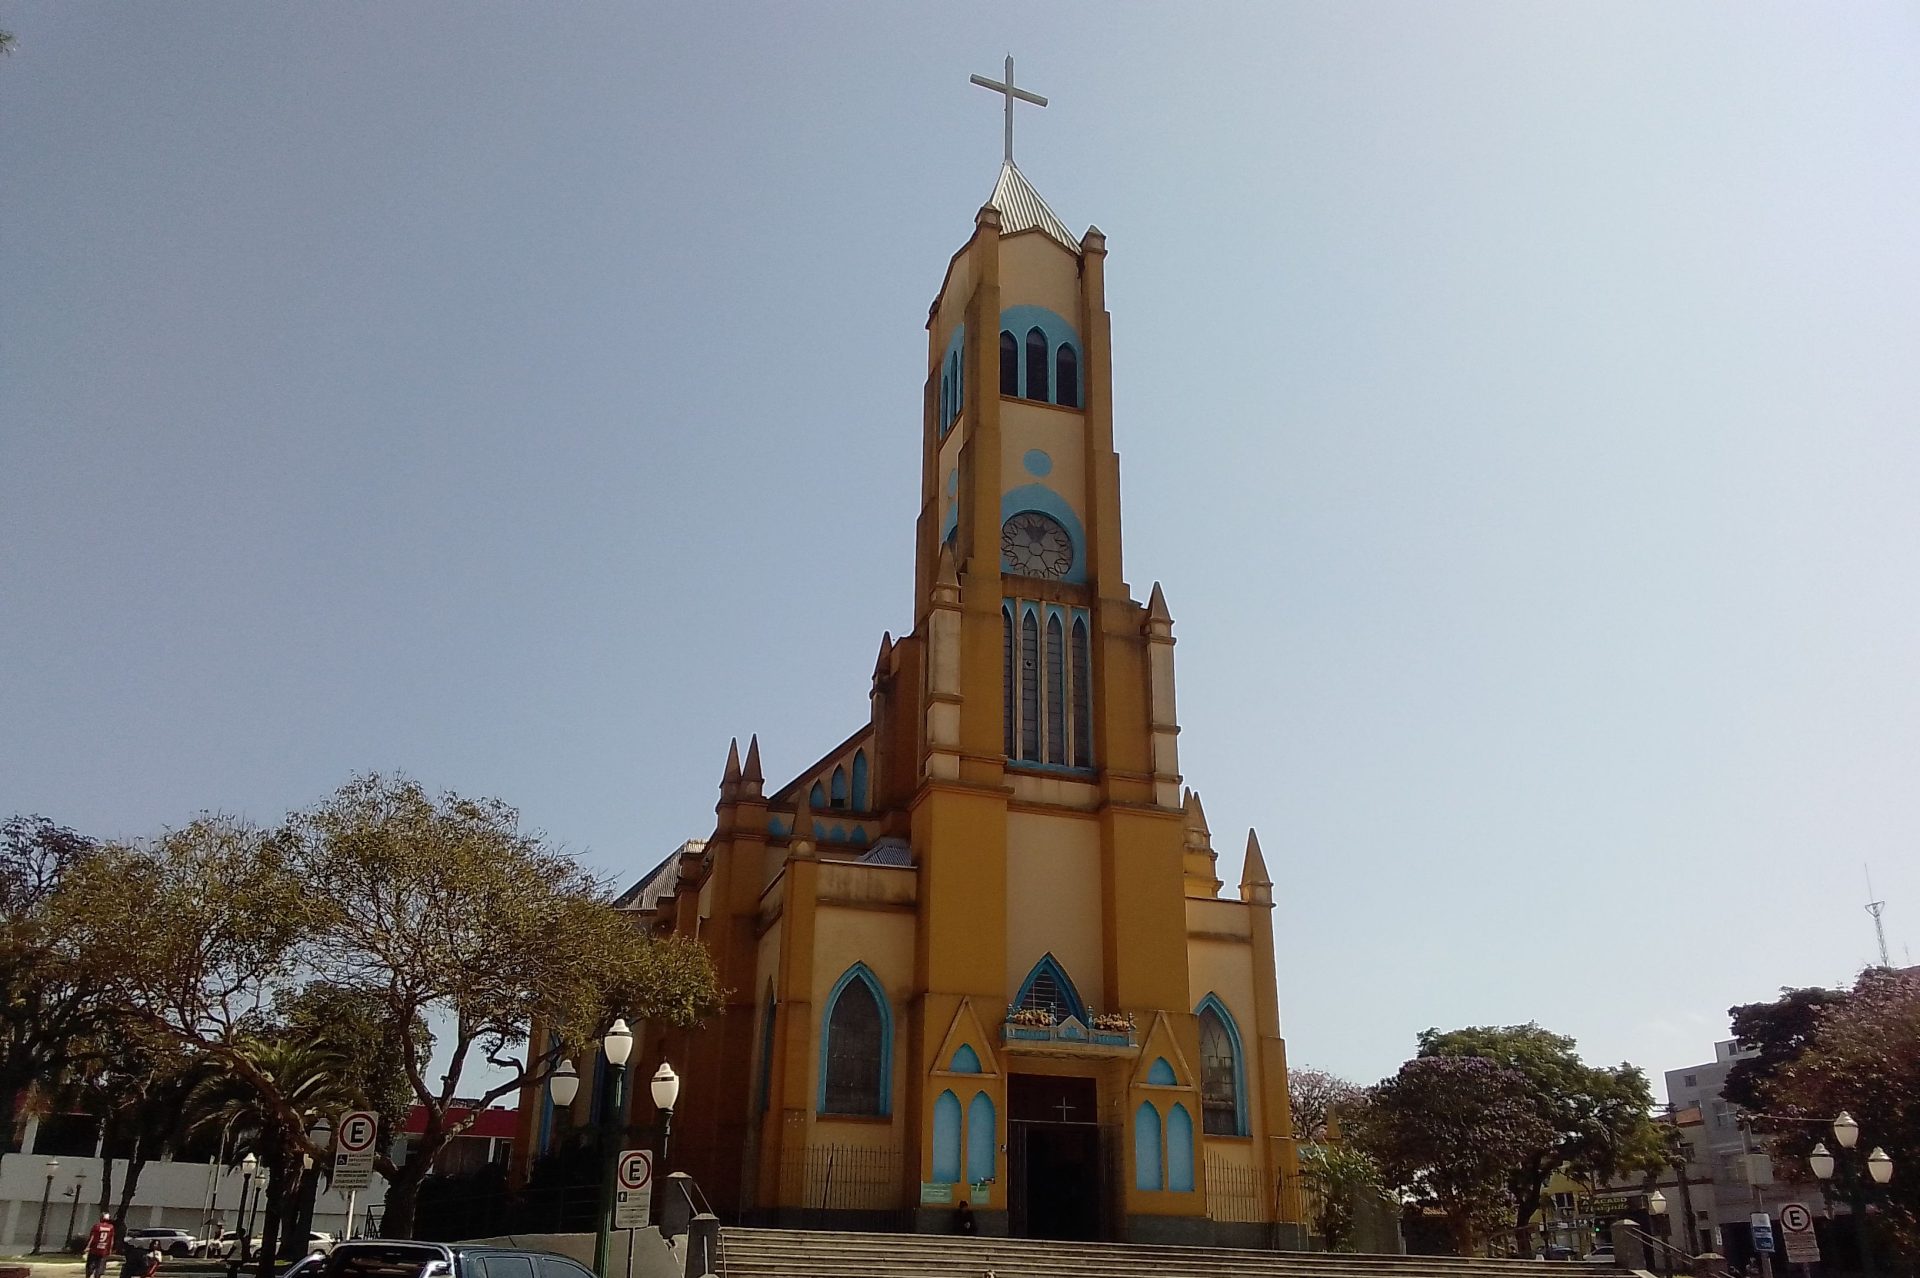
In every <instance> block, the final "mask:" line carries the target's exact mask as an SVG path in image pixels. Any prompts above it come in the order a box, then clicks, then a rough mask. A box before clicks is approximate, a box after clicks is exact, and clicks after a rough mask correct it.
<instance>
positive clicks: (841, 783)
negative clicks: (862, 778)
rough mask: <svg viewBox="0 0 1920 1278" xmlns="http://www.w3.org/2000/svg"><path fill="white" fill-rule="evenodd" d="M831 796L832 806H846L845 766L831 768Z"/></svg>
mask: <svg viewBox="0 0 1920 1278" xmlns="http://www.w3.org/2000/svg"><path fill="white" fill-rule="evenodd" d="M832 796H833V797H832V800H831V802H832V804H833V806H834V807H836V808H844V807H846V806H847V770H846V769H845V768H835V769H834V770H833V792H832Z"/></svg>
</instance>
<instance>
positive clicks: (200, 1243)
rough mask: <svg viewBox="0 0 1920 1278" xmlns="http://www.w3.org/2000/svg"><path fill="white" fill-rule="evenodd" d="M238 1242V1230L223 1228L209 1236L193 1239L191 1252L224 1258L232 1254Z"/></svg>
mask: <svg viewBox="0 0 1920 1278" xmlns="http://www.w3.org/2000/svg"><path fill="white" fill-rule="evenodd" d="M239 1242H240V1231H239V1230H237V1229H223V1230H221V1231H220V1232H219V1233H217V1234H213V1235H211V1236H209V1237H206V1238H197V1239H195V1240H194V1243H193V1254H194V1255H196V1256H209V1257H221V1258H224V1257H227V1256H231V1255H232V1254H233V1249H234V1247H235V1246H237V1245H238V1244H239Z"/></svg>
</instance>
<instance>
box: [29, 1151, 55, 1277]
mask: <svg viewBox="0 0 1920 1278" xmlns="http://www.w3.org/2000/svg"><path fill="white" fill-rule="evenodd" d="M59 1174H60V1160H59V1159H57V1158H49V1159H48V1160H47V1187H46V1189H44V1190H43V1191H41V1194H40V1223H39V1224H38V1225H35V1226H34V1229H33V1254H34V1255H36V1256H37V1255H39V1254H40V1245H41V1244H42V1243H44V1242H45V1241H46V1238H47V1204H48V1203H50V1202H52V1201H53V1178H54V1177H55V1176H58V1175H59Z"/></svg>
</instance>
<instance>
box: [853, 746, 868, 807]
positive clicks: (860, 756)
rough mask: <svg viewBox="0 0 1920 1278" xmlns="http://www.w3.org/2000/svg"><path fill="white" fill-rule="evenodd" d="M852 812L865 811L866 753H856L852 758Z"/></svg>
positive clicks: (861, 751)
mask: <svg viewBox="0 0 1920 1278" xmlns="http://www.w3.org/2000/svg"><path fill="white" fill-rule="evenodd" d="M853 810H854V811H855V812H865V811H866V810H867V752H866V751H865V750H860V751H856V752H855V753H854V756H853Z"/></svg>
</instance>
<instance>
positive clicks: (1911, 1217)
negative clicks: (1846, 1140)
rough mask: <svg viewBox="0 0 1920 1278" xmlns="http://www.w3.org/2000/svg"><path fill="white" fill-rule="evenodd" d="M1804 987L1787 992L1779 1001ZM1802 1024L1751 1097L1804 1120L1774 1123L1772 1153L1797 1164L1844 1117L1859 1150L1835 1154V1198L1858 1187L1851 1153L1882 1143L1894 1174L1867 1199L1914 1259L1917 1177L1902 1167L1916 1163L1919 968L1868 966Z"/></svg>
mask: <svg viewBox="0 0 1920 1278" xmlns="http://www.w3.org/2000/svg"><path fill="white" fill-rule="evenodd" d="M1804 992H1805V991H1798V990H1790V991H1787V992H1786V993H1785V994H1783V995H1782V998H1781V1000H1780V1001H1781V1002H1782V1003H1786V1002H1787V1001H1788V1000H1789V998H1791V996H1792V995H1795V994H1801V993H1804ZM1796 1015H1797V1013H1796ZM1811 1022H1812V1023H1811V1028H1810V1032H1807V1033H1805V1034H1804V1035H1802V1036H1800V1040H1799V1041H1800V1042H1801V1048H1800V1050H1799V1051H1798V1052H1797V1053H1795V1054H1794V1055H1792V1056H1790V1057H1788V1058H1786V1059H1784V1061H1783V1062H1782V1063H1781V1064H1780V1065H1779V1066H1778V1067H1777V1068H1776V1069H1774V1070H1773V1071H1772V1073H1771V1074H1770V1075H1769V1076H1767V1077H1766V1078H1765V1081H1764V1082H1763V1083H1762V1084H1761V1085H1760V1090H1759V1093H1758V1096H1757V1098H1756V1099H1757V1100H1758V1101H1760V1102H1761V1104H1762V1105H1764V1107H1765V1112H1768V1113H1776V1114H1781V1115H1786V1116H1789V1117H1798V1118H1802V1119H1807V1120H1812V1121H1809V1122H1803V1123H1788V1124H1781V1125H1780V1126H1781V1127H1782V1128H1783V1129H1784V1130H1782V1131H1781V1132H1780V1133H1779V1134H1778V1135H1777V1136H1776V1137H1775V1138H1774V1142H1773V1143H1774V1152H1775V1154H1776V1156H1782V1155H1784V1156H1785V1161H1787V1165H1788V1166H1790V1167H1792V1168H1794V1169H1796V1170H1798V1169H1804V1168H1805V1166H1806V1162H1805V1158H1806V1154H1807V1152H1808V1150H1809V1149H1810V1148H1811V1146H1812V1145H1813V1143H1814V1142H1815V1141H1816V1140H1824V1141H1826V1142H1827V1144H1828V1147H1829V1148H1832V1147H1833V1145H1834V1142H1833V1138H1832V1129H1831V1127H1830V1126H1829V1124H1831V1122H1832V1120H1833V1118H1834V1116H1835V1115H1837V1114H1839V1113H1840V1111H1842V1110H1845V1111H1847V1112H1848V1113H1850V1114H1852V1115H1853V1116H1854V1118H1855V1119H1856V1120H1857V1121H1858V1122H1859V1124H1860V1143H1859V1148H1858V1149H1857V1150H1855V1151H1854V1153H1853V1155H1852V1156H1842V1157H1841V1158H1839V1159H1838V1160H1837V1168H1836V1172H1837V1174H1836V1181H1837V1182H1838V1183H1837V1184H1836V1186H1835V1188H1837V1189H1838V1190H1840V1191H1841V1194H1842V1196H1843V1197H1851V1196H1852V1194H1853V1193H1854V1192H1855V1191H1856V1190H1860V1189H1865V1188H1866V1186H1865V1185H1863V1184H1861V1183H1860V1182H1859V1179H1858V1178H1859V1170H1860V1169H1859V1155H1861V1154H1863V1153H1865V1152H1866V1151H1867V1150H1869V1149H1871V1148H1873V1147H1875V1146H1878V1147H1880V1148H1883V1149H1885V1150H1886V1151H1887V1154H1888V1155H1889V1156H1890V1157H1891V1158H1892V1159H1893V1165H1894V1176H1893V1179H1892V1180H1891V1181H1890V1182H1889V1183H1888V1184H1887V1185H1886V1186H1885V1187H1884V1188H1880V1189H1877V1190H1874V1191H1872V1192H1871V1194H1870V1196H1871V1197H1873V1198H1875V1199H1877V1200H1878V1202H1877V1205H1878V1206H1879V1207H1881V1208H1882V1211H1881V1213H1880V1217H1879V1218H1880V1222H1881V1225H1882V1232H1884V1233H1885V1234H1886V1235H1887V1241H1890V1242H1892V1243H1893V1244H1894V1245H1895V1246H1896V1247H1897V1248H1898V1249H1899V1250H1900V1251H1901V1252H1902V1253H1904V1255H1905V1256H1906V1257H1907V1259H1908V1260H1909V1261H1911V1260H1912V1259H1913V1258H1915V1257H1916V1256H1920V1177H1915V1176H1913V1175H1911V1174H1909V1169H1912V1168H1916V1167H1920V971H1916V970H1915V969H1912V968H1908V969H1906V970H1903V971H1895V970H1893V969H1891V968H1884V967H1873V968H1868V969H1867V970H1866V971H1864V972H1862V973H1861V974H1860V976H1859V979H1858V980H1857V981H1855V983H1854V986H1853V989H1852V991H1851V992H1850V993H1847V994H1845V995H1844V996H1843V997H1838V998H1830V999H1824V1000H1821V1001H1820V1002H1819V1003H1818V1004H1817V1005H1816V1007H1815V1008H1814V1010H1813V1013H1812V1017H1811ZM1801 1174H1803V1175H1804V1174H1805V1173H1804V1172H1801Z"/></svg>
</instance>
